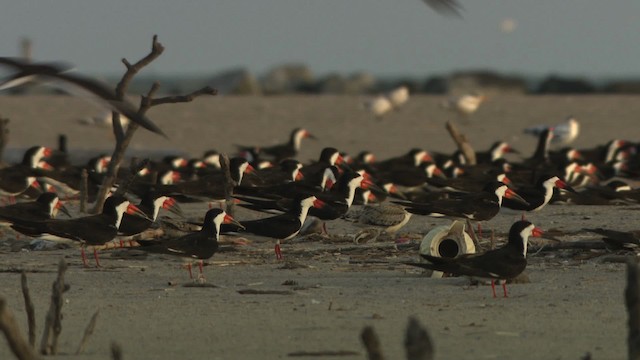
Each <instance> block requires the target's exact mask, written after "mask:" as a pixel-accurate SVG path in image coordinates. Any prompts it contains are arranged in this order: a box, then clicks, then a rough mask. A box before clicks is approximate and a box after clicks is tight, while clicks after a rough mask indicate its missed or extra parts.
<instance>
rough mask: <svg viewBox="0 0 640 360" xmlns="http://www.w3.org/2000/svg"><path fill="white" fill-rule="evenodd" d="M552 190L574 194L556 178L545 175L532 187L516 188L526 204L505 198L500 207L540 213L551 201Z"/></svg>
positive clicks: (565, 184)
mask: <svg viewBox="0 0 640 360" xmlns="http://www.w3.org/2000/svg"><path fill="white" fill-rule="evenodd" d="M554 188H558V189H564V190H567V191H571V192H575V190H573V189H572V188H571V187H570V186H569V185H567V183H565V182H564V181H563V180H562V179H560V178H559V177H558V176H556V175H546V176H541V177H540V179H539V180H538V182H537V183H536V185H535V186H534V187H518V188H517V189H516V191H517V192H518V194H519V195H520V196H521V197H522V198H523V199H524V200H525V201H526V203H523V202H521V201H512V200H510V199H508V198H507V199H505V200H504V201H503V202H502V206H504V207H506V208H509V209H513V210H524V211H540V210H541V209H542V208H543V207H545V206H546V205H547V204H548V203H549V200H551V197H552V196H553V189H554Z"/></svg>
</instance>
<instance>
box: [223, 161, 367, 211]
mask: <svg viewBox="0 0 640 360" xmlns="http://www.w3.org/2000/svg"><path fill="white" fill-rule="evenodd" d="M372 186H374V185H373V183H371V181H369V180H367V179H365V177H364V176H362V175H361V174H360V173H358V172H355V171H350V170H347V171H345V173H344V174H343V175H342V176H340V179H339V180H338V182H337V183H336V184H335V185H334V186H332V187H331V189H330V190H329V191H324V192H321V191H319V189H318V188H313V189H311V191H308V190H309V188H308V187H297V188H291V189H290V190H292V191H291V192H290V193H289V194H288V195H290V196H277V195H275V196H270V194H269V193H267V194H265V195H264V196H263V197H262V198H260V197H256V196H253V197H251V196H236V198H238V199H240V200H243V201H245V202H248V203H250V204H251V205H240V206H242V207H245V208H248V209H252V210H257V211H270V210H278V211H284V212H288V211H291V210H292V209H294V208H296V207H297V206H298V205H297V203H298V199H300V198H301V197H305V196H310V195H314V196H316V197H317V198H318V199H320V200H322V201H323V202H324V203H326V205H327V206H322V207H312V208H311V209H310V210H309V215H311V216H315V217H317V218H320V219H322V220H335V219H337V218H339V217H341V216H343V215H344V214H345V213H346V212H347V211H348V210H349V208H350V207H351V205H352V204H353V202H354V200H355V195H356V190H357V189H359V188H362V189H368V188H369V187H372Z"/></svg>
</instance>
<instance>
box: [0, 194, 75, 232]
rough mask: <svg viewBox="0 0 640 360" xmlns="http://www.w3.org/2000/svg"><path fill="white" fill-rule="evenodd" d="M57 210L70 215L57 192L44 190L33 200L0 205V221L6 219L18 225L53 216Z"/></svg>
mask: <svg viewBox="0 0 640 360" xmlns="http://www.w3.org/2000/svg"><path fill="white" fill-rule="evenodd" d="M58 210H60V211H62V212H63V213H65V214H66V215H67V216H69V217H71V215H70V214H69V211H68V210H67V208H65V207H64V205H63V204H62V202H61V201H60V199H59V198H58V195H57V194H55V193H51V192H45V193H42V194H40V196H38V198H37V199H36V200H35V201H29V202H22V203H17V204H13V205H8V206H3V207H0V222H2V221H6V222H9V223H12V224H18V225H19V224H21V223H23V222H27V223H29V222H34V221H44V220H47V219H53V218H55V217H56V215H57V213H58Z"/></svg>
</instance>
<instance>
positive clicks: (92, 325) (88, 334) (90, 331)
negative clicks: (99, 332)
mask: <svg viewBox="0 0 640 360" xmlns="http://www.w3.org/2000/svg"><path fill="white" fill-rule="evenodd" d="M99 313H100V310H96V312H95V313H93V316H92V317H91V320H89V324H88V325H87V328H86V329H84V335H82V340H81V341H80V345H78V349H77V350H76V355H80V354H81V353H82V352H83V351H84V347H85V346H86V345H87V342H88V341H89V337H91V335H93V330H94V329H95V328H96V323H97V322H98V314H99Z"/></svg>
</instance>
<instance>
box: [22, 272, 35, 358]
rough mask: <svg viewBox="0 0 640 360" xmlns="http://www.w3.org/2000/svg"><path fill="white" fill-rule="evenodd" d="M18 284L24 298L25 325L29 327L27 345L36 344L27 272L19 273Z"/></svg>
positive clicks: (33, 313)
mask: <svg viewBox="0 0 640 360" xmlns="http://www.w3.org/2000/svg"><path fill="white" fill-rule="evenodd" d="M20 284H21V285H22V297H23V298H24V307H25V310H26V311H27V326H28V327H29V345H31V346H32V347H33V346H35V344H36V313H35V310H34V308H33V301H31V295H30V294H29V286H28V285H27V274H26V273H25V272H24V270H23V271H22V273H21V274H20Z"/></svg>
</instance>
